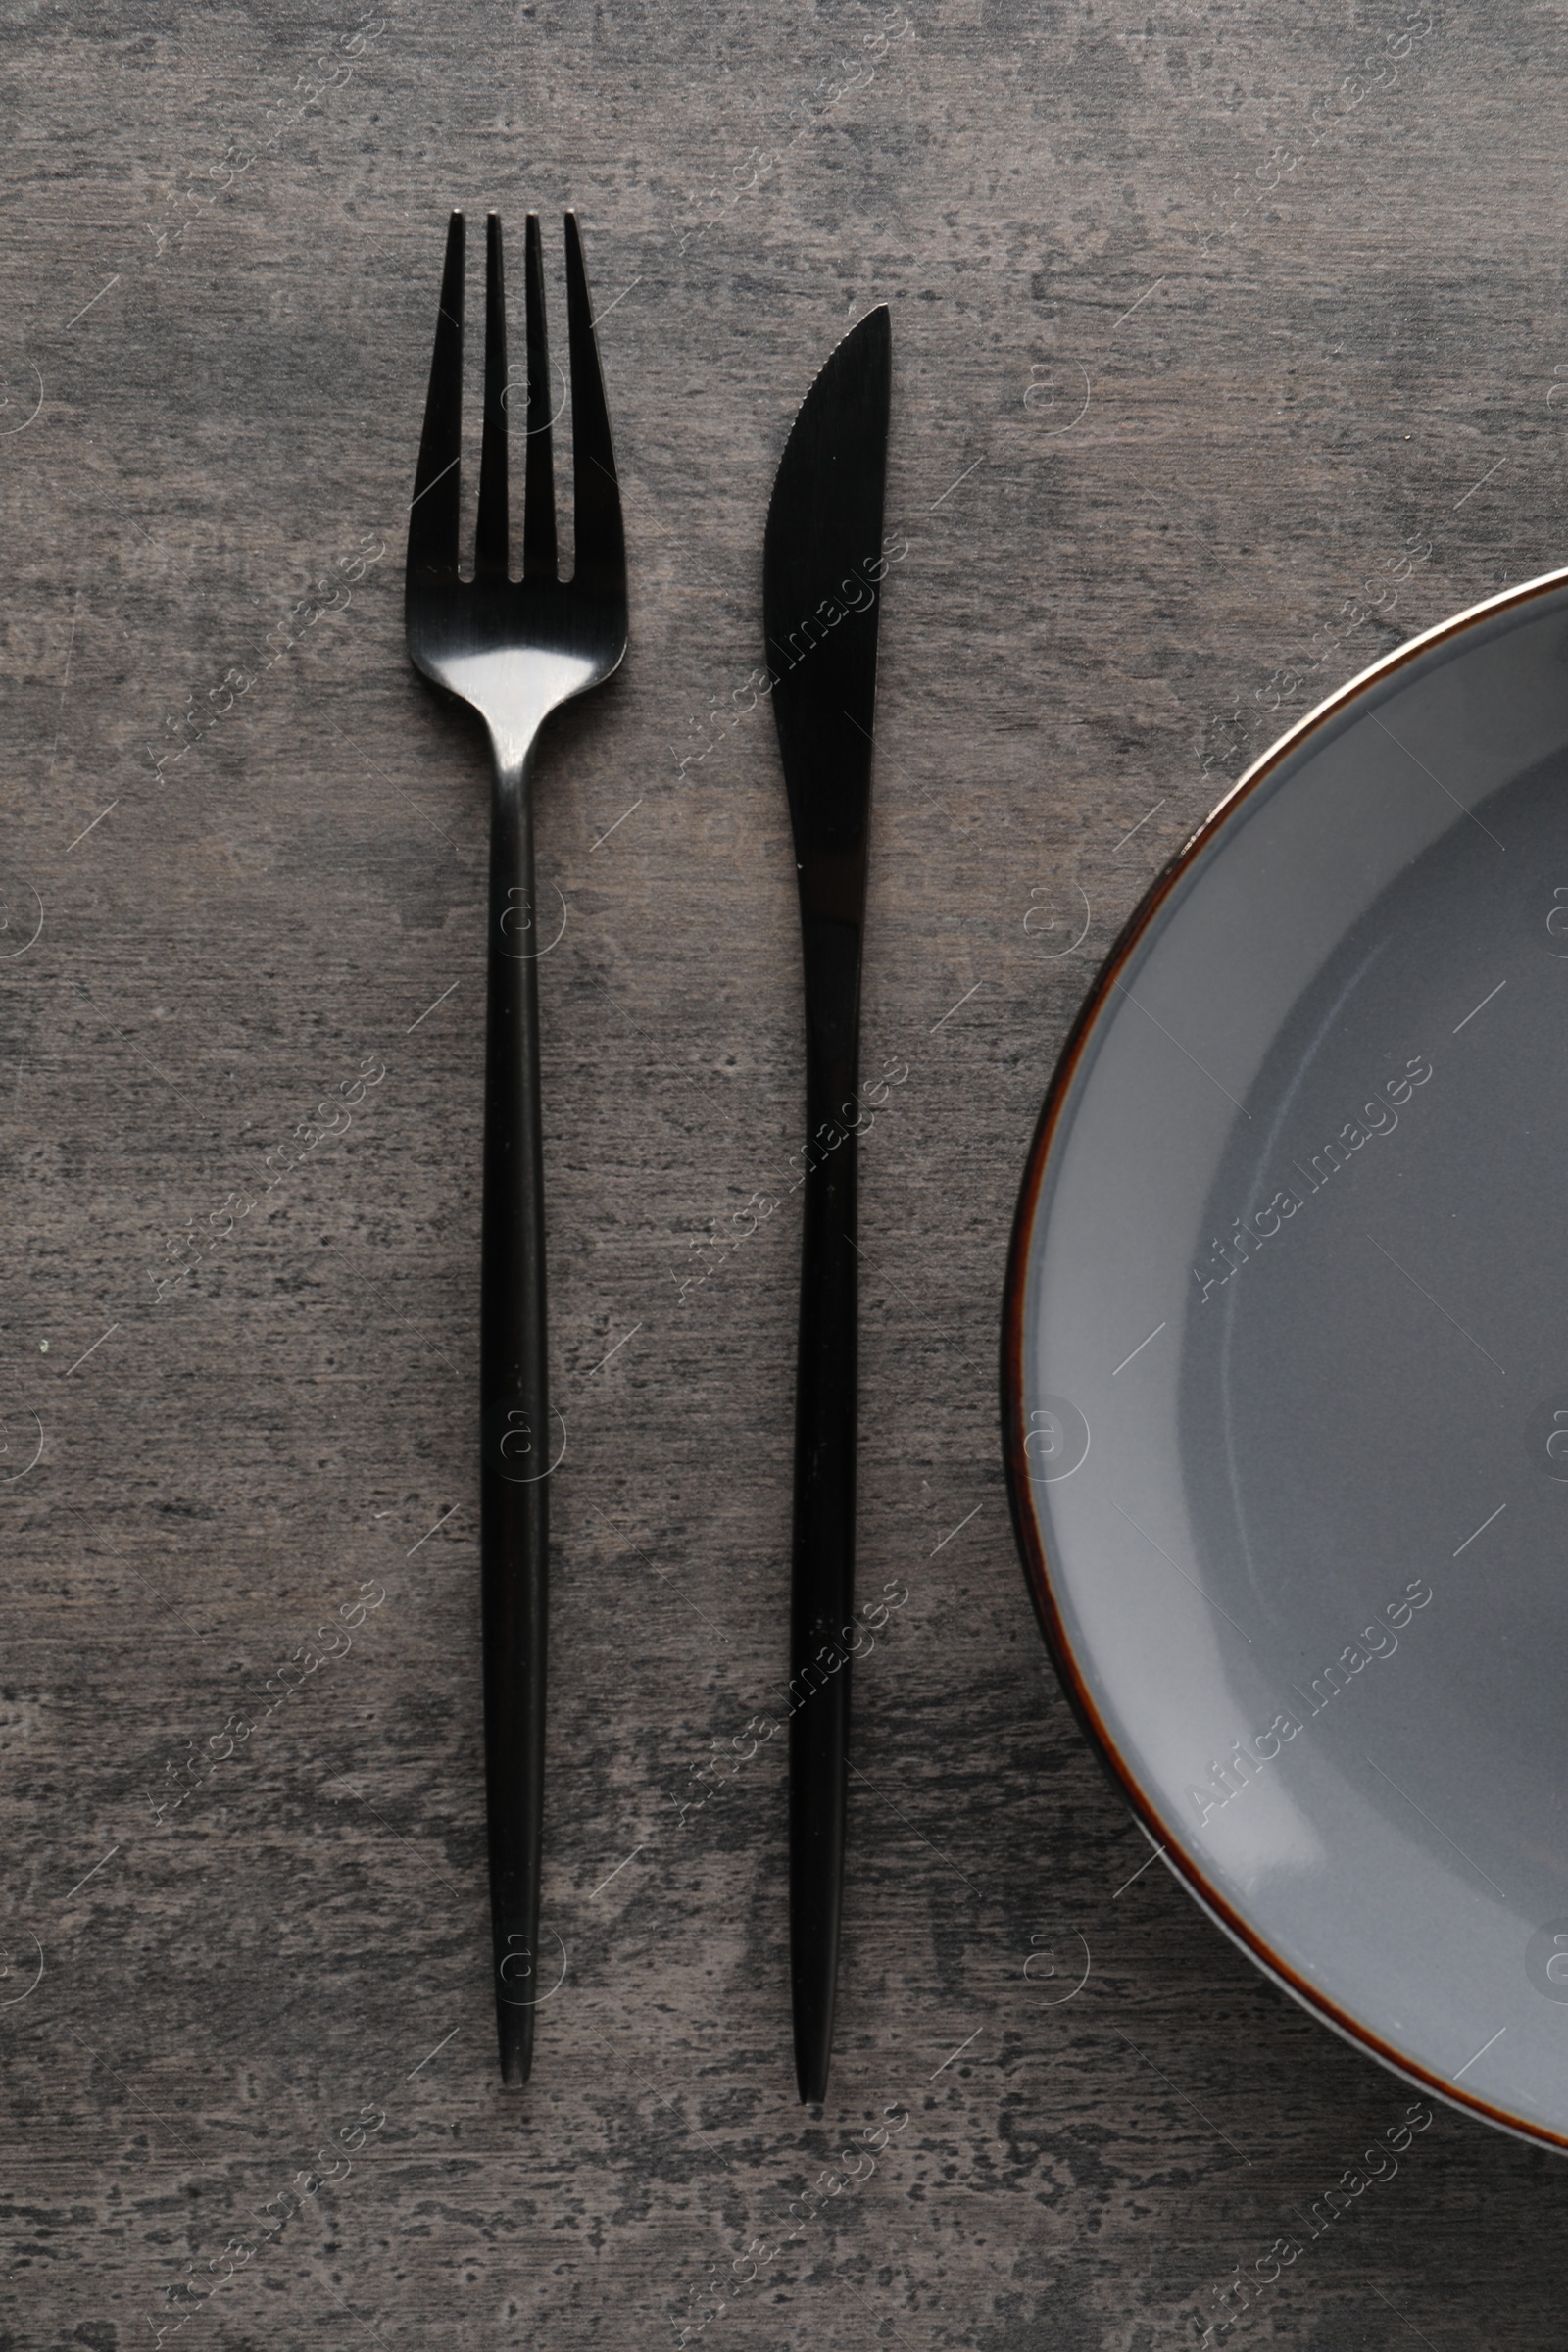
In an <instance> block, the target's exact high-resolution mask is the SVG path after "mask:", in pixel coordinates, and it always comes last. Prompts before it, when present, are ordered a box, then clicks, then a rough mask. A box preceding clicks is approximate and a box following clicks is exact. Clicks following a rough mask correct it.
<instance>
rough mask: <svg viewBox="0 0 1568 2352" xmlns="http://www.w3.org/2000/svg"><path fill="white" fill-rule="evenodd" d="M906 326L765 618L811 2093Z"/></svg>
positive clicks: (799, 1865) (801, 495)
mask: <svg viewBox="0 0 1568 2352" xmlns="http://www.w3.org/2000/svg"><path fill="white" fill-rule="evenodd" d="M891 382H892V333H891V322H890V319H889V317H888V312H887V308H886V306H885V305H879V306H878V308H877V309H876V310H874V311H871V312H870V313H869V314H868V315H867V316H866V317H865V318H864V319H861V320H860V322H859V324H858V326H856V327H855V328H854V329H853V330H852V332H851V333H850V334H848V335H847V336H846V337H845V339H844V341H843V342H842V343H841V344H840V345H839V346H838V349H837V350H836V351H835V352H833V353H832V355H831V356H830V357H829V359H828V360H827V361H826V363H825V364H824V366H823V368H822V370H821V372H820V374H819V375H818V376H817V379H816V381H815V383H814V384H813V385H812V386H811V389H810V391H809V393H808V395H807V398H806V401H805V403H804V405H803V407H802V409H801V412H800V415H799V416H798V417H797V418H796V420H795V424H794V427H793V429H792V431H791V433H790V437H789V440H788V442H787V444H786V446H785V450H784V455H783V457H782V459H781V460H780V462H779V468H778V474H777V477H776V479H775V481H774V484H773V496H772V500H771V503H770V505H769V507H768V514H767V530H766V534H765V537H764V540H763V546H762V621H763V630H764V634H765V638H766V644H767V653H768V670H769V675H770V677H771V678H772V680H773V683H772V687H771V694H772V703H773V717H774V721H775V723H776V725H777V728H778V744H779V753H780V757H781V759H782V760H783V765H784V781H785V785H786V788H787V790H788V794H789V806H790V821H791V826H792V828H793V832H794V837H795V866H796V878H797V881H798V884H799V889H800V902H801V947H802V962H803V966H804V974H805V994H806V1107H807V1144H806V1153H805V1156H806V1168H805V1176H804V1203H805V1205H804V1214H803V1231H802V1243H801V1321H800V1341H799V1352H798V1357H797V1369H796V1389H795V1512H794V1533H793V1540H792V1545H791V1553H792V1561H791V1589H790V1979H791V1993H792V2000H793V2008H794V2022H795V2073H796V2082H797V2084H798V2087H799V2090H800V2095H801V2097H802V2099H803V2100H804V2101H806V2102H808V2103H813V2102H817V2101H820V2100H821V2099H823V2098H825V2097H826V2095H827V2077H828V2067H829V2063H830V2061H831V2057H832V2050H833V2011H834V2001H835V1995H836V1990H837V1984H838V1949H839V1922H840V1914H841V1909H842V1902H843V1888H844V1835H845V1809H846V1797H847V1793H848V1787H849V1731H850V1660H849V1655H848V1652H847V1650H846V1648H845V1643H846V1642H848V1641H849V1640H850V1637H851V1635H852V1633H853V1631H854V1628H853V1624H852V1615H853V1611H854V1607H855V1466H856V1390H857V1363H856V1352H857V1350H856V1341H857V1311H856V1310H857V1283H856V1268H857V1264H858V1257H857V1250H856V1240H855V1231H856V1189H857V1188H856V1131H857V1129H858V1126H859V1125H860V1124H861V1121H862V1117H863V1113H862V1112H861V1109H860V1106H859V1103H858V1100H857V1089H858V1084H859V1027H860V964H861V949H862V942H863V937H864V930H865V885H866V860H867V848H868V821H869V816H870V799H871V736H872V729H873V725H874V720H875V711H876V651H877V622H878V617H879V613H880V609H881V590H880V583H881V580H882V577H883V575H884V574H885V572H886V569H887V563H886V559H885V558H884V556H883V551H882V519H883V503H884V488H885V482H886V475H887V441H888V410H889V403H890V395H891Z"/></svg>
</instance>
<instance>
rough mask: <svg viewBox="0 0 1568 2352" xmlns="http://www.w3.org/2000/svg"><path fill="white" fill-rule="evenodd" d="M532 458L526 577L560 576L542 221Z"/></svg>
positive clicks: (532, 347)
mask: <svg viewBox="0 0 1568 2352" xmlns="http://www.w3.org/2000/svg"><path fill="white" fill-rule="evenodd" d="M525 259H526V264H527V267H526V270H525V276H526V281H527V295H528V456H527V461H526V469H525V472H524V476H523V494H524V495H523V508H522V576H523V578H524V579H525V580H553V579H554V578H555V576H556V472H555V464H554V461H553V459H552V456H551V449H550V407H551V401H550V391H551V386H550V338H549V336H548V334H547V333H546V331H545V266H544V256H543V254H542V253H541V251H540V246H539V216H538V214H537V213H530V214H529V215H528V236H527V249H526V256H525Z"/></svg>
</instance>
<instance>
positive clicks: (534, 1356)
mask: <svg viewBox="0 0 1568 2352" xmlns="http://www.w3.org/2000/svg"><path fill="white" fill-rule="evenodd" d="M528 770H529V760H528V758H527V756H526V755H524V757H523V758H522V759H521V760H518V761H516V762H515V763H508V764H506V765H503V764H502V763H501V762H500V761H499V760H498V762H497V767H496V779H495V791H494V798H493V801H492V806H491V828H490V919H489V956H488V962H489V971H488V1009H487V1022H486V1032H485V1106H484V1230H483V1243H482V1262H483V1275H482V1291H481V1298H480V1310H479V1356H480V1376H479V1377H480V1473H479V1493H480V1573H481V1582H482V1592H483V1626H484V1748H485V1800H486V1814H487V1819H488V1827H489V1846H490V1918H491V1934H492V1942H493V1950H494V1959H495V1993H496V2023H497V2028H498V2031H499V2035H500V2043H501V2074H502V2080H503V2082H526V2081H527V2080H528V2071H529V2068H530V2066H531V2064H532V2062H533V2027H534V2010H535V2006H536V2003H537V2001H538V2000H539V1998H540V1996H541V1993H542V1992H544V1991H546V1990H547V1989H548V1988H547V1987H546V1986H545V1985H544V1984H543V1983H542V1981H541V1965H542V1964H541V1959H540V1952H539V1867H540V1846H541V1835H542V1827H543V1817H544V1750H545V1641H546V1627H547V1619H548V1600H549V1544H550V1506H549V1495H550V1475H549V1474H550V1469H551V1466H552V1463H553V1459H554V1455H555V1446H554V1444H553V1441H552V1430H553V1427H554V1424H553V1422H552V1420H551V1415H550V1397H549V1384H548V1361H547V1352H546V1332H545V1193H544V1157H543V1149H542V1126H541V1114H540V1099H539V963H538V957H539V945H540V928H539V923H538V918H537V910H536V907H535V903H534V900H535V893H534V873H533V796H532V789H531V784H530V778H529V772H528ZM545 1974H547V1975H548V1974H549V1972H548V1971H545Z"/></svg>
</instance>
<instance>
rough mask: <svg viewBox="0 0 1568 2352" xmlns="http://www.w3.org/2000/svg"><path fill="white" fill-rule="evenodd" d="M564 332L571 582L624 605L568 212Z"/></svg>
mask: <svg viewBox="0 0 1568 2352" xmlns="http://www.w3.org/2000/svg"><path fill="white" fill-rule="evenodd" d="M566 330H567V334H568V336H569V338H570V345H571V459H572V477H573V487H574V496H575V500H576V513H575V517H574V521H573V525H572V528H573V532H574V535H575V540H576V548H577V561H576V568H575V569H574V571H573V573H572V584H573V586H574V587H578V588H582V589H585V590H586V591H587V592H588V594H589V595H591V596H607V597H613V598H615V599H616V600H618V601H619V602H620V603H622V604H624V602H625V597H626V542H625V537H624V534H623V532H622V529H621V521H620V483H619V480H618V478H617V476H616V473H615V452H614V449H613V446H612V443H611V438H610V411H609V409H608V408H607V407H606V405H605V379H604V374H603V372H602V370H601V368H600V366H599V345H598V342H597V340H596V338H595V335H594V321H593V312H592V310H591V309H590V308H589V303H588V277H587V272H586V271H585V270H584V269H583V266H582V239H581V238H580V237H579V235H578V233H577V216H576V214H575V213H568V214H567V215H566Z"/></svg>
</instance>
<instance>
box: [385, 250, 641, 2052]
mask: <svg viewBox="0 0 1568 2352" xmlns="http://www.w3.org/2000/svg"><path fill="white" fill-rule="evenodd" d="M487 225H488V237H487V262H488V270H487V283H486V300H485V339H484V437H483V441H482V444H481V448H480V458H479V511H478V519H477V525H476V530H475V537H474V570H473V578H472V579H471V580H464V579H462V578H460V576H459V572H458V529H459V521H460V517H461V515H462V494H461V483H462V466H461V461H460V451H461V445H462V416H463V287H464V221H463V215H462V214H461V213H454V214H453V216H452V221H451V225H450V227H449V229H448V231H447V253H446V268H445V270H444V272H443V275H442V280H441V308H440V314H439V317H438V319H437V322H436V333H435V353H434V356H433V358H432V360H431V363H430V389H429V394H428V396H427V398H426V401H425V411H424V433H423V437H422V439H421V441H420V444H419V464H418V470H417V474H416V477H415V484H414V500H413V504H412V506H411V507H410V510H409V556H408V571H407V581H406V588H405V603H404V613H405V621H406V625H407V632H408V645H409V654H410V657H411V659H412V660H413V662H414V664H415V666H416V668H417V669H418V670H420V671H422V672H423V674H424V676H425V677H427V678H429V679H431V680H432V681H433V683H434V684H435V685H437V686H439V687H441V688H443V689H444V690H445V691H446V692H447V693H448V694H451V695H454V696H456V697H457V698H458V699H459V700H460V701H462V702H465V703H466V704H467V705H468V706H469V708H470V709H471V710H473V711H477V712H478V714H479V716H480V717H481V718H482V719H483V720H484V722H485V726H486V728H487V729H488V732H489V737H490V748H491V753H492V757H493V761H494V769H495V783H494V792H493V797H492V802H491V829H490V911H489V929H488V964H489V974H488V1014H487V1029H486V1038H485V1130H484V1240H483V1275H482V1291H481V1300H480V1370H479V1492H480V1556H481V1568H482V1577H483V1600H484V1612H483V1613H484V1726H485V1796H486V1811H487V1816H488V1823H489V1842H490V1909H491V1931H492V1941H493V1948H494V1959H495V1994H496V2019H497V2025H498V2029H499V2033H500V2039H501V2073H502V2079H503V2080H504V2081H505V2082H526V2081H527V2079H528V2072H529V2068H530V2067H531V2065H532V2062H533V2026H534V2012H535V2009H536V2007H537V2006H538V2003H539V2002H540V2001H541V2000H542V1999H545V1998H547V1997H548V1995H549V1994H550V1993H551V1992H552V1991H553V1990H554V1988H555V1984H554V1982H552V1974H553V1972H552V1971H551V1969H550V1968H549V1967H548V1966H547V1965H546V1964H544V1963H543V1961H542V1958H541V1953H540V1945H539V1867H540V1850H541V1843H542V1830H543V1818H544V1737H545V1657H546V1628H547V1622H548V1601H549V1539H550V1526H549V1503H548V1496H549V1480H550V1473H551V1471H552V1470H553V1469H554V1468H555V1467H556V1465H557V1463H558V1462H559V1460H560V1458H561V1454H562V1452H563V1451H564V1439H565V1425H564V1422H560V1416H559V1415H553V1414H552V1412H551V1409H550V1396H549V1379H548V1354H547V1339H546V1324H545V1219H544V1168H543V1153H542V1145H541V1115H540V1102H539V992H538V961H539V956H541V954H543V953H545V952H546V951H547V950H548V948H549V947H550V946H551V945H552V944H553V942H552V941H550V940H548V939H544V938H542V937H541V926H540V924H539V920H538V914H537V907H536V902H535V893H534V875H533V796H532V766H533V751H534V744H535V741H536V739H537V736H538V733H539V729H540V727H541V726H542V725H543V723H544V721H545V719H546V718H547V717H548V716H549V714H550V712H551V711H554V710H557V709H558V708H559V707H560V705H561V704H562V703H564V702H567V701H569V700H570V699H571V698H572V697H573V696H574V695H578V694H583V693H586V692H587V690H588V689H589V688H590V687H591V686H597V685H599V684H600V683H601V682H602V681H603V680H604V679H605V678H608V677H609V676H610V674H611V672H612V670H613V669H614V668H616V667H617V665H618V664H619V662H620V660H621V657H622V655H623V654H624V653H625V650H626V557H625V543H624V538H623V535H622V530H621V519H620V490H619V485H618V483H617V480H616V476H615V458H614V452H613V448H612V446H611V439H610V417H609V412H608V410H607V409H606V406H605V387H604V378H603V375H602V373H601V371H600V366H599V352H598V346H597V344H596V341H595V338H594V328H593V314H592V312H591V310H590V308H589V302H588V280H587V277H586V275H585V273H584V270H583V262H582V246H581V241H580V239H579V237H578V234H577V221H576V217H575V215H574V214H572V213H567V215H566V217H565V226H566V332H567V339H568V344H569V351H570V360H571V442H572V468H573V475H574V483H575V500H574V504H575V516H574V523H575V544H576V562H575V567H574V569H573V572H572V576H571V578H570V579H569V580H568V581H563V580H561V579H559V578H558V576H557V562H556V502H555V480H554V465H553V459H552V455H551V401H550V356H549V347H548V343H547V340H546V334H545V297H544V268H543V260H542V255H541V250H540V242H539V221H538V216H537V215H536V214H533V213H530V214H529V215H528V225H527V245H526V270H525V290H526V302H527V353H528V442H527V456H526V460H525V464H524V472H523V491H524V498H523V528H522V576H521V578H520V579H514V578H513V577H512V576H511V568H510V526H509V519H508V499H507V411H508V405H509V403H508V390H507V320H506V300H505V293H504V289H503V283H502V268H501V221H500V217H499V216H498V215H497V214H495V213H492V214H491V215H490V217H489V221H488V224H487ZM558 1423H559V1424H560V1431H559V1442H558V1437H557V1434H556V1433H557V1425H558ZM563 1964H564V1963H563ZM555 1981H556V1982H559V1980H555Z"/></svg>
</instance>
